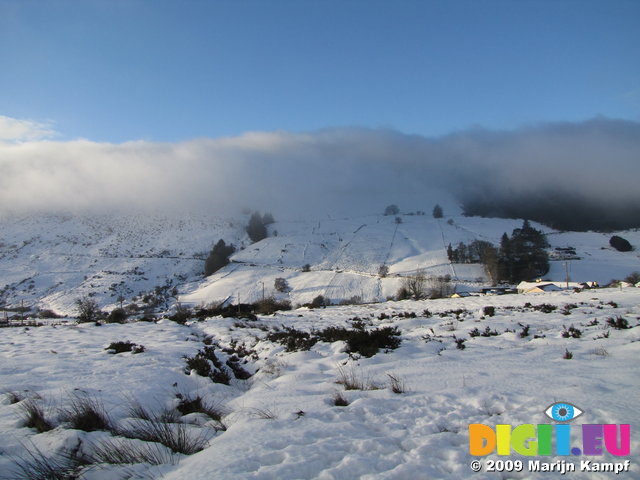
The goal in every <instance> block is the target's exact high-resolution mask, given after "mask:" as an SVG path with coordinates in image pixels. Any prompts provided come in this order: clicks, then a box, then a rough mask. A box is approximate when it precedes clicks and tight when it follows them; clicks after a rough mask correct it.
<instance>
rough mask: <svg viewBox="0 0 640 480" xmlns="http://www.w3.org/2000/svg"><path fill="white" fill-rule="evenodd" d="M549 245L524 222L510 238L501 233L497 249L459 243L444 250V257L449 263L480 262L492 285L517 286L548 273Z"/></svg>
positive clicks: (489, 245)
mask: <svg viewBox="0 0 640 480" xmlns="http://www.w3.org/2000/svg"><path fill="white" fill-rule="evenodd" d="M548 246H549V244H548V242H547V240H546V238H545V236H544V234H543V233H542V232H541V231H540V230H536V229H535V228H533V227H532V226H531V225H530V224H529V221H528V220H525V221H524V222H523V224H522V227H521V228H516V229H514V230H513V232H512V233H511V236H509V235H507V233H506V232H505V233H504V234H503V235H502V238H501V240H500V247H499V248H496V247H495V246H494V245H493V244H492V243H490V242H486V241H484V240H475V241H473V242H472V243H470V244H468V245H466V244H464V243H462V242H461V243H459V244H458V246H457V247H455V248H454V247H452V245H451V244H449V246H448V247H447V256H448V258H449V261H450V262H452V263H481V264H483V265H484V267H485V270H486V272H487V275H488V276H489V277H490V278H491V280H492V282H493V283H494V284H496V283H500V282H507V283H518V282H520V281H523V280H531V279H534V278H537V277H540V276H542V275H544V274H546V273H547V272H548V271H549V256H548V254H547V251H546V248H547V247H548Z"/></svg>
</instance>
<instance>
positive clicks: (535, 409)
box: [0, 287, 640, 480]
mask: <svg viewBox="0 0 640 480" xmlns="http://www.w3.org/2000/svg"><path fill="white" fill-rule="evenodd" d="M541 304H547V305H555V306H557V309H556V310H554V311H552V312H550V313H544V312H543V311H540V310H536V309H535V308H533V307H535V306H537V305H541ZM566 305H569V307H566V308H565V306H566ZM486 306H493V307H495V315H494V316H485V315H484V314H483V310H484V307H486ZM427 310H428V312H429V313H430V315H427V312H426V311H427ZM567 312H568V313H567ZM411 313H415V318H414V317H413V315H410V314H411ZM565 313H567V314H565ZM616 316H622V317H624V318H626V319H627V320H628V322H629V324H630V325H631V326H632V327H633V328H629V329H624V330H616V329H613V328H610V327H608V326H607V325H606V319H607V318H615V317H616ZM355 317H358V318H359V319H360V320H361V321H362V322H363V323H365V324H366V325H367V327H366V328H368V329H371V328H375V327H384V326H396V327H398V328H399V329H400V331H401V339H402V343H401V345H400V347H399V348H397V349H395V350H390V351H388V352H383V351H381V352H379V353H377V354H376V355H374V356H372V357H370V358H366V357H359V358H358V356H357V355H356V356H350V355H349V354H347V353H345V351H344V350H345V343H344V342H335V343H326V342H318V343H316V344H315V345H314V346H313V347H312V348H311V349H310V350H309V351H297V352H287V351H285V348H284V347H283V346H282V345H280V344H277V343H273V342H271V341H269V340H267V339H266V335H267V331H272V330H274V329H276V328H281V327H282V326H290V327H295V328H296V329H299V330H304V331H311V330H312V329H316V330H319V329H322V328H324V327H326V326H331V325H333V326H345V327H350V325H351V323H352V321H353V319H354V318H355ZM594 320H597V322H595V321H594ZM639 320H640V290H638V289H636V288H633V287H631V288H623V289H597V290H585V291H583V292H580V293H574V292H573V291H562V292H553V293H542V294H528V295H504V296H499V297H495V296H494V297H475V296H474V297H469V298H464V299H442V300H425V301H403V302H386V303H380V304H371V305H350V306H334V307H327V308H321V309H316V310H311V309H308V308H301V309H297V310H292V311H288V312H279V313H277V314H275V315H272V316H262V317H260V318H259V319H258V320H257V321H253V322H252V321H246V320H236V319H233V318H226V319H223V318H218V317H216V318H210V319H207V320H205V321H202V322H193V323H189V324H188V325H178V324H176V323H174V322H171V321H169V320H161V321H159V322H158V323H146V322H134V323H128V324H123V325H118V324H109V325H103V326H95V325H94V324H79V325H76V324H66V325H63V324H60V325H49V326H42V327H36V328H23V327H18V328H5V329H3V330H2V333H3V335H2V336H1V337H0V352H1V353H0V355H1V358H2V361H1V362H0V385H2V391H3V392H4V393H5V394H4V395H3V397H0V398H1V401H0V472H2V473H0V478H10V472H11V470H12V468H14V467H15V462H16V458H18V457H24V455H25V448H32V447H33V446H36V447H38V448H39V449H40V450H41V451H42V452H43V454H46V455H47V456H52V455H55V454H56V453H57V452H60V450H61V449H62V448H64V447H66V448H77V447H78V445H80V448H81V449H83V451H84V450H90V449H91V448H93V447H92V446H91V445H95V444H96V443H100V442H101V441H104V440H105V439H107V438H110V434H109V433H106V432H91V433H86V432H81V431H79V430H73V429H70V428H69V426H68V425H67V424H65V423H64V422H63V421H61V420H60V417H59V415H58V413H57V412H58V411H59V409H60V408H61V407H64V406H65V405H67V404H68V402H69V400H70V398H72V396H73V395H74V394H81V393H86V394H87V395H90V396H92V397H93V398H97V399H99V401H100V402H101V403H102V404H103V405H104V407H105V410H106V411H107V412H108V414H109V415H110V417H111V418H112V419H113V420H114V421H115V422H116V423H120V424H121V423H122V422H126V421H127V418H129V417H130V415H131V414H130V412H129V410H128V406H129V405H130V404H131V403H132V402H134V401H137V402H139V403H140V404H142V405H144V406H145V407H147V408H149V409H150V410H159V409H161V408H172V407H175V405H176V404H177V402H178V399H177V398H176V394H178V393H180V394H182V395H191V396H194V395H200V396H202V397H204V398H206V399H207V400H209V401H211V402H212V403H216V404H220V405H224V410H225V411H226V412H227V414H226V416H225V417H224V418H223V423H225V424H226V425H227V429H226V431H215V430H214V429H213V427H212V423H211V422H209V423H203V420H202V419H201V420H200V421H199V426H196V425H192V427H191V428H193V429H194V432H195V431H198V432H205V433H206V435H207V438H209V441H208V443H207V446H206V448H205V449H204V450H202V451H201V452H199V453H196V454H194V455H190V456H186V455H181V456H179V457H178V458H177V460H176V462H175V464H165V465H159V466H151V465H146V464H139V465H136V466H128V467H123V466H113V465H100V466H97V467H94V468H92V469H89V470H88V471H86V472H85V473H84V476H83V478H86V479H87V480H95V479H103V478H109V479H119V478H163V479H166V480H177V479H185V478H189V479H193V480H197V479H210V478H220V479H238V478H243V479H244V478H246V479H288V478H305V479H316V478H317V479H347V478H349V479H352V478H360V479H413V478H433V479H445V478H446V479H466V478H496V475H498V477H499V474H489V473H486V472H484V473H479V474H475V475H474V474H472V472H471V470H470V468H469V464H470V462H471V461H472V460H473V459H474V458H475V457H471V456H470V455H469V451H468V450H469V445H468V442H469V439H468V437H469V435H468V425H469V424H470V423H484V424H487V425H490V426H495V425H496V424H511V425H514V426H515V425H519V424H528V423H533V424H536V423H552V422H551V420H549V419H548V418H547V417H546V416H545V414H544V413H543V412H544V410H545V409H546V407H548V406H549V405H550V404H552V403H554V402H556V401H568V402H571V403H573V404H575V405H577V406H578V407H579V408H580V409H581V410H583V411H584V412H585V413H584V414H583V416H582V417H581V419H579V420H578V421H577V422H576V423H578V424H580V423H582V422H583V423H616V424H622V423H629V424H631V429H632V450H631V456H630V457H628V458H629V459H630V460H631V463H632V467H631V468H632V470H631V473H628V474H627V476H625V477H624V478H632V477H635V478H637V477H638V476H640V463H638V462H639V460H640V452H639V451H638V448H637V446H638V440H639V438H638V435H637V426H638V425H640V411H638V409H637V401H638V380H637V367H636V362H637V358H638V353H639V352H640V328H638V324H639ZM525 325H529V326H530V329H529V336H527V337H525V338H521V337H520V335H519V333H520V332H521V331H522V329H523V326H525ZM569 326H574V327H575V328H578V329H579V330H581V332H582V336H581V337H580V338H571V337H568V338H565V337H563V335H562V332H563V331H566V329H567V328H568V327H569ZM487 327H489V329H490V330H495V331H497V332H498V333H499V335H497V336H490V337H482V336H475V337H471V336H470V335H469V332H471V331H473V330H474V329H475V328H478V329H479V330H480V331H484V330H485V328H487ZM507 330H509V331H507ZM606 332H609V333H608V336H607V335H606ZM207 336H209V337H211V338H212V339H213V341H214V342H215V343H214V344H218V345H219V346H218V347H216V349H217V352H218V353H219V355H220V356H221V358H223V359H224V358H226V357H225V355H226V354H224V353H222V351H221V349H222V348H224V347H229V346H230V345H232V344H234V343H235V344H236V345H239V344H242V343H244V344H245V345H246V347H247V348H248V349H251V350H254V351H255V356H249V357H247V358H248V361H247V363H246V364H244V365H243V366H244V367H245V368H246V369H247V370H248V371H250V372H256V373H255V374H254V375H253V376H252V377H251V378H250V379H249V380H234V381H232V382H231V385H228V386H227V385H222V384H217V383H213V382H212V381H210V380H209V379H208V378H205V377H200V376H198V375H197V374H195V373H194V372H192V373H191V374H190V375H188V374H186V373H185V371H184V368H185V360H184V358H183V357H184V356H192V355H194V354H195V353H196V352H197V351H198V350H199V349H202V348H203V347H204V341H205V338H206V337H207ZM454 336H455V337H456V338H461V339H465V340H466V342H465V346H466V348H465V349H464V350H458V349H457V348H456V346H455V341H454ZM534 336H538V337H539V338H534ZM122 340H130V341H132V342H134V343H137V344H142V345H144V347H145V351H144V352H143V353H140V354H132V353H121V354H117V355H113V354H110V353H108V352H107V351H106V350H105V347H106V346H107V345H109V344H110V343H111V342H114V341H122ZM565 350H569V351H571V352H572V353H573V358H572V359H570V360H566V359H564V358H563V354H564V352H565ZM256 356H257V358H256ZM341 370H342V371H343V372H346V373H347V374H349V375H352V376H354V377H356V378H357V379H359V380H361V381H362V382H363V383H364V384H365V385H368V386H369V387H371V389H366V390H345V388H344V386H343V385H340V384H338V383H336V382H337V381H338V380H339V379H340V376H341V373H340V372H341ZM389 375H392V376H394V377H396V378H398V379H400V380H401V381H402V382H403V383H404V386H405V391H404V393H400V394H396V393H393V392H392V391H391V390H390V388H389V379H390V377H389ZM9 392H12V393H14V394H18V395H20V396H23V397H29V398H38V399H40V400H39V401H40V402H41V403H42V404H43V405H44V406H45V407H46V408H45V412H47V414H48V415H49V417H50V418H52V419H53V420H54V424H55V426H56V428H54V429H53V430H51V431H49V432H45V433H37V432H36V431H35V430H34V429H30V428H27V427H25V426H24V422H23V420H21V416H20V413H19V412H20V403H18V404H12V403H11V402H10V395H9ZM336 392H340V393H342V394H343V395H344V396H345V398H346V399H347V400H348V401H349V405H348V406H345V407H339V406H335V405H334V404H333V397H334V395H335V393H336ZM189 419H190V420H192V421H196V420H197V419H194V418H192V416H187V417H183V420H185V421H186V420H189ZM506 458H507V457H498V456H495V455H490V456H489V457H486V458H485V457H481V458H480V459H481V460H482V461H486V460H487V459H506ZM508 458H511V459H517V458H519V459H524V460H528V459H529V458H528V457H520V456H518V455H516V454H514V455H512V456H511V457H508ZM531 458H537V459H540V460H543V461H555V460H557V459H560V457H531ZM562 459H566V460H567V461H569V462H571V461H575V462H577V461H578V460H580V459H584V458H583V457H571V458H564V457H563V458H562ZM590 459H592V460H598V461H599V460H600V458H596V457H590ZM601 459H602V461H609V462H611V461H619V460H620V459H617V458H614V457H611V456H610V455H608V454H607V455H605V456H603V457H601ZM625 459H626V458H625ZM622 460H624V459H622ZM584 475H585V474H581V473H570V472H569V473H567V474H566V475H565V476H566V478H585V477H584ZM532 476H533V474H529V473H528V472H526V471H525V472H522V473H520V474H518V473H513V474H509V475H508V477H509V478H532ZM535 478H555V477H552V476H547V477H545V475H544V474H535ZM589 478H593V479H600V478H609V477H608V476H607V474H606V473H591V474H589ZM621 478H622V477H621Z"/></svg>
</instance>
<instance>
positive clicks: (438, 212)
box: [433, 203, 443, 218]
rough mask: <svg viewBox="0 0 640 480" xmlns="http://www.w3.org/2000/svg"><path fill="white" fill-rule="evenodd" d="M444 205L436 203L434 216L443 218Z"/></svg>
mask: <svg viewBox="0 0 640 480" xmlns="http://www.w3.org/2000/svg"><path fill="white" fill-rule="evenodd" d="M442 215H443V213H442V207H441V206H440V205H438V204H437V203H436V206H435V207H433V218H442Z"/></svg>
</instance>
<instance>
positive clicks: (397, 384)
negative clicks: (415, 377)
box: [387, 373, 407, 393]
mask: <svg viewBox="0 0 640 480" xmlns="http://www.w3.org/2000/svg"><path fill="white" fill-rule="evenodd" d="M387 377H389V389H390V390H391V391H392V392H393V393H404V392H406V391H407V389H406V387H405V384H404V380H403V379H402V378H400V377H399V376H398V375H394V374H392V373H387Z"/></svg>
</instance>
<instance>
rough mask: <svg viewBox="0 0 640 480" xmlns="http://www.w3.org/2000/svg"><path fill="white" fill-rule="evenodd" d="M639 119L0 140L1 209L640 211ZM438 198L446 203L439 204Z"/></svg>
mask: <svg viewBox="0 0 640 480" xmlns="http://www.w3.org/2000/svg"><path fill="white" fill-rule="evenodd" d="M639 159H640V124H639V123H635V122H628V121H619V120H609V119H605V118H597V119H594V120H590V121H587V122H582V123H563V124H548V125H542V126H536V127H529V128H523V129H518V130H514V131H488V130H481V129H476V130H469V131H462V132H458V133H455V134H451V135H447V136H444V137H439V138H426V137H421V136H416V135H405V134H401V133H398V132H395V131H390V130H371V129H358V128H341V129H331V130H324V131H318V132H311V133H287V132H272V133H248V134H245V135H242V136H239V137H234V138H223V139H215V140H211V139H199V140H193V141H188V142H182V143H150V142H129V143H124V144H117V145H115V144H108V143H95V142H90V141H70V142H52V141H38V142H23V143H0V171H1V172H2V174H1V175H0V209H1V210H5V211H24V210H44V211H54V210H62V209H65V210H68V209H72V210H86V209H96V208H98V209H127V210H129V209H134V208H140V209H160V210H166V209H171V210H174V211H177V212H184V211H188V210H190V209H202V210H207V211H211V212H213V213H223V212H225V211H230V210H229V209H234V210H237V209H239V208H242V207H249V208H253V209H260V210H271V211H273V213H274V214H275V215H276V216H280V217H282V216H283V215H284V214H285V213H287V214H296V215H299V214H303V213H305V212H313V213H314V214H318V213H329V212H330V213H335V214H343V213H365V212H368V213H378V212H379V211H381V210H382V209H383V208H384V206H385V205H387V204H388V203H398V204H399V205H400V206H401V207H403V208H404V209H414V210H415V209H422V210H426V211H428V212H429V211H430V209H431V208H432V206H433V202H434V201H440V202H441V203H445V204H447V199H446V198H443V195H444V196H446V194H445V193H443V192H445V191H446V192H449V193H450V194H451V195H453V196H454V197H455V198H456V199H457V200H458V201H459V202H466V204H467V205H470V204H474V203H478V202H479V203H483V202H484V203H486V204H488V205H491V204H492V202H493V203H496V202H498V203H499V202H513V201H517V202H528V201H530V202H533V203H535V202H537V201H541V200H542V199H545V198H548V197H549V196H551V197H553V198H556V199H557V201H560V202H562V201H563V199H566V198H573V199H580V201H584V202H585V205H586V204H602V205H607V206H615V205H624V204H629V202H635V204H636V205H640V193H639V190H638V188H637V182H638V180H639V179H640V161H638V160H639ZM438 199H441V200H438Z"/></svg>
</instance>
